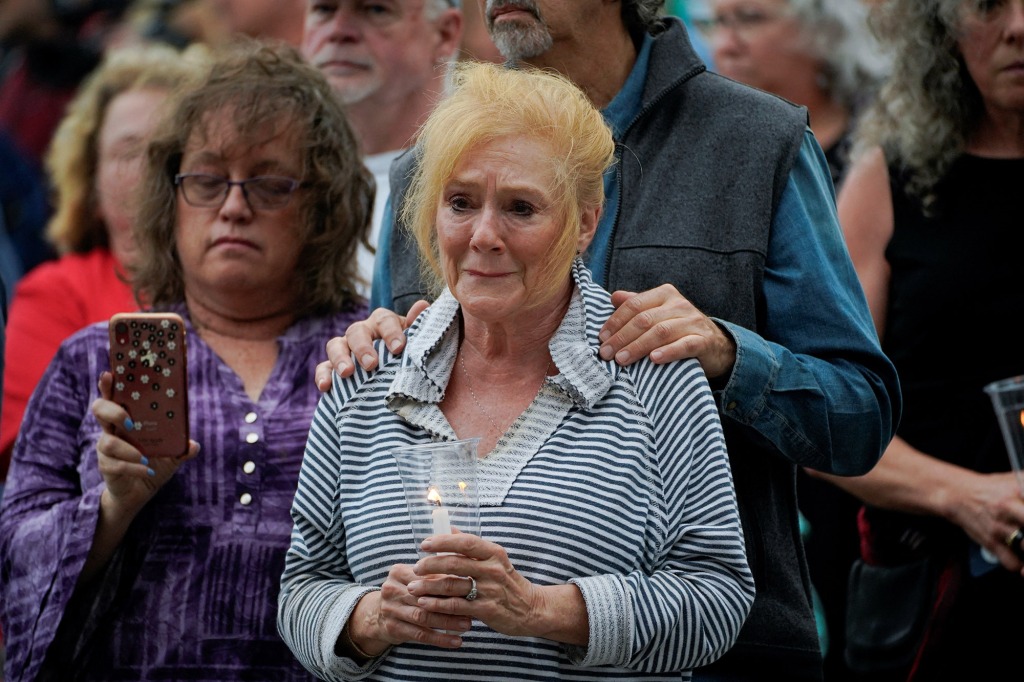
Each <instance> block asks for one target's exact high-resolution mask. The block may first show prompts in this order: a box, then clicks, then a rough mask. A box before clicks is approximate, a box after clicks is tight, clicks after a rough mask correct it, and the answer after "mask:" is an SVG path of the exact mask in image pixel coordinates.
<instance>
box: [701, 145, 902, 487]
mask: <svg viewBox="0 0 1024 682" xmlns="http://www.w3.org/2000/svg"><path fill="white" fill-rule="evenodd" d="M764 295H765V306H766V308H765V313H764V318H763V324H762V325H761V329H760V334H758V333H756V332H754V331H751V330H748V329H744V328H742V327H739V326H737V325H735V324H731V323H729V322H725V321H723V320H716V322H717V323H718V324H719V325H720V326H722V327H723V328H724V329H726V331H727V332H729V333H731V335H732V337H733V338H734V339H735V341H736V363H735V365H734V367H733V371H732V374H731V375H730V377H729V380H728V381H727V382H726V384H725V386H724V388H723V389H722V390H721V391H717V392H716V393H717V395H716V398H717V399H718V402H719V406H720V408H721V412H722V415H723V419H724V420H726V421H731V422H736V423H739V424H741V425H743V427H744V428H745V429H749V431H750V432H751V433H749V435H750V437H751V438H753V439H754V440H755V441H758V442H763V441H767V442H769V443H771V445H772V446H774V448H775V449H776V450H777V451H778V452H779V454H781V455H782V456H783V457H785V458H786V459H788V460H790V461H792V462H794V463H796V464H798V465H801V466H807V467H811V468H814V469H818V470H821V471H826V472H830V473H835V474H840V475H859V474H863V473H865V472H867V471H868V470H869V469H870V468H871V467H872V466H874V464H875V462H877V461H878V458H879V457H881V455H882V452H883V451H884V450H885V447H886V446H887V445H888V443H889V441H890V440H891V438H892V436H893V435H894V434H895V432H896V426H897V424H898V421H899V416H900V412H901V409H902V398H901V395H900V389H899V381H898V378H897V375H896V369H895V367H894V366H893V364H892V362H891V361H890V360H889V359H888V358H887V357H886V356H885V355H884V354H883V352H882V349H881V346H880V344H879V341H878V336H877V334H876V332H875V328H874V325H873V323H872V320H871V314H870V311H869V309H868V306H867V301H866V299H865V297H864V293H863V290H862V289H861V286H860V282H859V280H858V279H857V275H856V272H855V270H854V268H853V264H852V262H851V261H850V257H849V253H848V252H847V250H846V244H845V242H844V241H843V238H842V232H841V230H840V228H839V219H838V216H837V214H836V206H835V189H834V187H833V186H832V181H831V177H830V176H829V173H828V166H827V164H826V162H825V157H824V154H823V153H822V151H821V148H820V147H819V146H818V143H817V141H816V140H815V139H814V137H813V136H812V134H811V132H810V131H809V130H808V131H807V132H806V133H805V137H804V141H803V145H802V147H801V149H800V154H799V157H798V159H797V160H796V162H795V164H794V166H793V169H792V170H791V171H790V176H789V179H788V181H787V184H786V187H785V189H784V190H783V194H782V197H781V200H780V202H779V206H778V208H777V210H776V213H775V216H774V217H773V220H772V226H771V237H770V238H769V244H768V255H767V261H766V266H765V273H764Z"/></svg>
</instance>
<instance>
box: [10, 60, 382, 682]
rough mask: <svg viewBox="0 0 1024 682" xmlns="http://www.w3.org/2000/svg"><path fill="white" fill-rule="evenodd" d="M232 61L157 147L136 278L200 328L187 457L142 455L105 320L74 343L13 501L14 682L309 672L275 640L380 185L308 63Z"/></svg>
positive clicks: (356, 305)
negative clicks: (303, 493)
mask: <svg viewBox="0 0 1024 682" xmlns="http://www.w3.org/2000/svg"><path fill="white" fill-rule="evenodd" d="M225 49H226V52H224V53H218V54H217V55H216V56H215V58H214V61H213V64H212V66H211V67H210V70H209V74H208V75H204V76H203V78H202V80H201V82H199V83H198V84H195V85H192V86H191V87H189V88H183V89H182V91H181V94H180V95H176V96H174V99H173V100H170V101H169V103H168V107H167V108H168V116H167V118H165V119H164V120H163V121H162V123H161V127H160V128H159V129H158V130H157V131H155V132H154V133H153V139H152V141H151V142H150V145H149V149H148V153H147V155H146V159H145V161H146V163H145V170H144V171H143V178H144V179H143V184H142V185H141V190H140V191H141V192H142V196H143V197H144V201H143V202H142V203H141V204H140V208H139V214H138V219H137V227H136V231H135V237H136V240H135V241H136V247H137V252H136V254H135V256H134V258H133V259H132V260H133V266H132V268H131V272H130V276H131V279H132V282H133V285H134V286H135V287H136V291H137V292H138V293H137V296H138V298H139V299H140V300H146V301H148V302H150V305H151V308H152V309H153V310H155V311H172V312H176V313H178V314H179V315H181V316H182V318H183V319H184V321H185V328H186V338H187V342H186V343H187V348H186V350H187V363H186V367H187V371H188V399H189V426H190V434H191V438H192V440H191V442H190V448H189V451H188V453H187V454H185V455H183V456H182V457H180V458H175V457H153V456H150V457H147V453H146V452H145V451H144V450H139V449H137V448H135V447H134V446H132V445H131V444H130V443H129V442H128V441H127V440H125V438H124V436H125V434H126V429H129V428H132V424H131V422H130V420H127V416H128V415H127V413H126V412H125V410H124V409H123V408H122V407H121V406H120V405H118V404H117V403H115V402H113V401H112V400H110V396H111V386H112V383H113V380H112V376H111V373H110V371H109V369H110V364H109V359H108V346H109V337H108V331H107V324H106V323H99V324H95V325H91V326H89V327H87V328H86V329H83V330H81V331H80V332H78V333H76V334H75V335H73V336H72V337H70V338H69V339H68V340H66V341H65V342H64V343H63V344H61V347H60V349H59V350H58V352H57V355H56V356H55V358H54V360H53V362H51V363H50V365H49V367H48V368H47V370H46V374H45V375H44V376H43V378H42V380H41V381H40V383H39V385H38V387H37V388H36V391H35V392H34V393H33V395H32V398H31V400H30V402H29V407H28V409H27V410H26V413H25V420H24V422H23V425H22V435H21V437H19V438H18V441H17V443H16V445H15V448H14V456H13V460H12V464H11V470H10V477H9V479H8V483H7V487H6V490H5V492H4V497H3V501H2V506H0V561H2V565H0V618H2V624H3V628H4V634H5V637H6V639H7V644H8V649H7V651H8V658H7V666H6V673H7V680H8V681H9V682H20V681H25V682H28V681H29V680H37V679H45V680H51V679H53V680H71V679H74V680H96V681H100V680H102V681H104V682H107V681H110V680H191V681H193V682H199V681H202V680H208V681H210V682H230V681H232V680H239V681H240V680H260V681H261V682H262V681H263V680H267V681H269V680H274V681H278V680H281V681H284V682H297V681H302V682H308V681H310V680H311V679H312V678H311V676H310V675H308V674H307V673H305V671H304V670H303V669H302V666H301V665H300V664H299V662H298V661H297V660H295V658H294V657H293V656H292V654H291V652H290V651H289V650H288V648H287V647H286V646H285V644H284V643H283V642H282V641H281V639H280V637H278V635H277V631H276V628H275V615H276V612H277V594H278V590H279V587H280V578H281V571H282V568H283V566H284V555H285V552H286V550H287V548H288V544H289V538H290V535H291V528H292V523H291V518H290V516H289V513H288V511H289V508H290V507H291V502H292V498H293V496H294V494H295V488H296V485H297V482H298V475H299V467H300V464H301V461H302V451H303V448H304V447H305V443H306V436H307V434H308V431H309V424H310V420H311V418H312V415H313V411H314V409H315V408H316V404H317V400H318V398H319V391H318V390H317V388H316V386H315V385H314V383H313V382H312V381H311V378H312V376H313V371H314V368H315V366H316V363H317V361H318V360H319V358H320V356H321V354H322V352H323V345H324V341H325V339H327V338H330V336H332V335H334V334H338V333H341V332H342V331H343V330H344V329H345V328H346V326H347V325H348V324H350V323H351V322H352V321H353V320H355V319H359V318H360V317H362V316H364V315H365V314H366V308H365V306H364V305H362V304H361V303H360V302H359V301H358V298H357V297H356V296H355V285H354V277H355V271H356V270H355V267H356V266H355V249H356V244H357V242H358V241H359V239H360V237H361V236H363V235H364V234H365V232H366V230H367V228H368V225H369V220H370V211H371V207H372V205H373V184H372V179H371V178H370V175H369V173H368V172H367V171H366V169H365V168H364V167H363V165H362V163H361V162H360V159H359V152H358V146H357V143H356V140H355V137H354V135H353V134H352V131H351V129H350V128H349V126H348V124H347V122H346V121H345V116H344V111H343V110H342V108H341V106H340V105H339V104H338V102H337V101H336V99H335V98H334V97H333V96H332V94H331V90H330V87H329V86H328V85H327V83H326V81H325V80H324V79H323V76H322V75H321V74H320V73H319V72H318V71H316V69H313V68H311V67H310V66H309V65H308V64H306V63H305V61H304V60H303V59H302V56H301V55H300V54H299V53H298V52H297V51H296V50H295V49H294V48H291V47H289V46H287V45H284V44H275V45H267V44H261V43H259V42H257V41H252V40H246V41H244V44H243V45H240V46H237V47H234V46H232V47H231V48H225ZM126 420H127V421H126ZM200 445H201V446H202V453H201V454H200V453H199V448H200ZM149 454H151V453H149Z"/></svg>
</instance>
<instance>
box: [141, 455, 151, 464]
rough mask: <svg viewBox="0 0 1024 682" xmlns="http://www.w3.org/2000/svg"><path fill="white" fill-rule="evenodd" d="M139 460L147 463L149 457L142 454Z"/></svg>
mask: <svg viewBox="0 0 1024 682" xmlns="http://www.w3.org/2000/svg"><path fill="white" fill-rule="evenodd" d="M140 461H141V462H142V463H143V464H149V458H148V457H146V456H145V455H143V456H142V459H141V460H140Z"/></svg>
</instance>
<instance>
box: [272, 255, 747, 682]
mask: <svg viewBox="0 0 1024 682" xmlns="http://www.w3.org/2000/svg"><path fill="white" fill-rule="evenodd" d="M573 276H574V278H575V280H576V284H577V288H576V291H575V292H574V295H573V300H572V303H571V304H570V306H569V309H568V311H567V313H566V315H565V318H564V319H563V321H562V323H561V326H560V327H559V329H558V330H557V331H556V333H555V334H554V336H553V337H552V338H551V341H550V343H549V348H550V350H551V356H552V359H553V360H554V363H555V365H556V366H557V368H558V370H559V372H560V374H559V375H558V376H554V377H549V378H548V380H547V382H546V383H545V385H544V386H543V387H542V389H541V391H540V393H539V394H538V396H537V398H536V399H535V400H534V402H533V404H532V405H531V406H530V407H529V408H527V410H526V411H525V412H524V413H523V414H522V415H521V416H520V417H519V419H518V420H517V421H516V422H515V423H513V424H512V426H510V427H509V429H508V431H507V432H506V433H505V435H504V436H503V437H502V438H501V439H500V440H499V441H498V444H497V446H496V447H495V449H494V450H493V451H492V452H491V453H489V454H488V455H487V457H486V458H484V459H482V460H481V461H480V462H479V467H478V484H479V488H480V505H481V511H480V516H481V536H482V537H484V538H485V539H487V540H489V541H492V542H496V543H498V544H499V545H501V546H502V547H504V548H505V550H506V551H507V552H508V555H509V558H510V559H511V561H512V564H513V565H514V566H515V568H516V570H518V571H519V572H520V573H521V574H522V575H523V576H524V577H526V578H527V579H528V580H530V581H532V582H534V583H537V584H544V585H553V584H565V583H567V582H568V583H573V584H575V585H576V586H577V587H578V588H579V590H580V591H581V593H582V595H583V597H584V600H585V602H586V605H587V617H588V621H589V626H590V632H589V642H588V645H587V646H586V647H571V646H566V645H561V644H559V643H556V642H552V641H549V640H544V639H540V638H530V637H511V636H506V635H502V634H499V633H497V632H495V631H493V630H491V629H490V628H488V627H487V626H485V625H484V624H483V623H481V622H479V621H476V622H474V623H473V628H472V630H471V631H470V632H467V633H465V635H464V636H463V641H464V643H463V645H462V647H461V648H460V649H457V650H448V649H441V648H437V647H429V646H424V645H420V644H415V643H409V644H403V645H399V646H395V647H392V648H391V649H390V650H389V651H387V652H386V653H385V654H384V655H382V656H380V657H379V658H377V659H374V660H373V661H370V662H369V663H368V664H367V665H366V666H365V667H360V666H358V665H356V664H355V663H354V662H353V661H352V660H351V659H349V658H345V657H339V656H337V655H335V653H334V646H335V642H336V641H337V639H338V636H339V635H340V633H341V630H342V627H343V626H344V624H345V622H346V621H347V619H348V617H349V614H350V613H351V612H352V609H353V608H354V607H355V604H356V602H357V601H358V600H359V599H360V598H361V597H362V596H363V595H364V594H366V593H367V592H369V591H371V590H375V589H379V587H380V585H381V584H382V583H383V581H384V579H385V578H386V576H387V574H388V570H389V569H390V567H391V566H392V565H393V564H395V563H402V562H404V563H410V564H412V563H415V562H416V560H417V554H416V551H415V546H414V543H413V540H412V530H411V527H410V522H409V517H408V512H407V508H406V504H405V497H404V494H403V491H402V484H401V481H400V479H399V474H398V471H397V468H396V465H395V461H394V459H393V457H392V455H391V454H390V453H391V451H392V450H394V449H395V448H396V447H399V446H402V445H409V444H413V443H423V442H429V441H430V440H455V439H456V438H457V437H456V435H455V433H454V431H453V430H452V428H451V426H450V425H448V423H447V421H446V420H445V417H444V415H443V413H442V412H441V410H440V409H439V407H438V404H439V402H440V401H441V400H442V398H443V396H444V389H445V386H447V383H448V377H449V376H450V373H451V371H452V368H453V366H454V361H455V357H456V352H457V349H458V343H459V339H458V334H459V324H458V319H459V306H458V303H457V301H455V299H454V298H453V297H452V296H451V294H450V293H448V292H445V294H444V295H442V296H441V297H440V298H439V299H438V301H436V302H435V303H434V304H433V305H432V306H431V307H430V308H428V309H427V311H426V312H425V313H424V314H423V315H421V316H420V318H419V320H417V322H416V324H415V325H414V327H413V328H412V330H410V338H409V343H408V344H407V350H406V352H405V354H404V355H403V356H401V357H393V356H392V355H390V353H388V351H387V350H386V348H385V347H384V345H383V344H380V346H379V349H380V350H379V353H380V369H379V370H378V371H376V372H375V373H373V374H369V375H368V374H366V373H364V372H363V371H362V370H357V373H356V375H354V376H353V377H351V378H349V379H340V378H338V377H337V376H335V379H334V386H333V388H332V390H331V392H330V393H328V394H325V395H324V396H323V397H322V399H321V401H320V405H319V407H318V408H317V411H316V415H315V417H314V419H313V424H312V427H311V429H310V434H309V440H308V442H307V445H306V453H305V458H304V461H303V464H302V472H301V474H300V478H299V487H298V491H297V493H296V496H295V501H294V504H293V507H292V517H293V519H294V521H295V526H294V529H293V532H292V544H291V549H290V550H289V552H288V556H287V561H286V566H285V571H284V575H283V577H282V589H281V597H280V603H279V611H278V629H279V631H280V633H281V636H282V637H283V638H284V641H285V642H287V643H288V646H289V647H291V649H292V651H293V652H294V653H295V655H296V656H297V657H298V658H299V660H300V661H302V663H303V665H305V666H306V667H307V668H308V669H309V670H310V671H312V672H314V673H315V674H317V675H319V676H320V677H322V678H323V679H325V680H357V679H368V680H428V679H429V680H473V681H480V680H503V679H509V680H512V679H514V680H555V679H566V680H594V679H616V680H661V679H675V680H679V679H683V680H688V679H689V678H690V675H689V672H688V671H689V670H690V669H691V668H694V667H697V666H701V665H705V664H707V663H709V662H711V661H713V660H715V659H716V658H718V657H719V656H721V655H722V654H723V653H724V652H725V651H726V650H727V649H728V648H729V647H730V646H731V645H732V644H733V642H734V641H735V639H736V636H737V634H738V632H739V629H740V626H741V625H742V624H743V621H744V619H745V618H746V616H747V613H748V612H749V610H750V606H751V604H752V602H753V598H754V582H753V578H752V576H751V573H750V570H749V568H748V566H747V562H746V555H745V553H744V545H743V535H742V529H741V527H740V523H739V515H738V511H737V507H736V496H735V491H734V489H733V485H732V474H731V471H730V469H729V462H728V458H727V456H726V451H725V443H724V440H723V437H722V430H721V424H720V421H719V417H718V412H717V410H716V407H715V403H714V401H713V399H712V396H711V391H710V389H709V387H708V385H707V381H706V379H705V377H704V373H703V372H702V370H701V368H700V365H699V364H698V363H697V362H696V361H695V360H687V361H682V362H676V363H671V364H668V365H660V366H659V365H654V364H652V363H650V362H649V361H647V360H642V361H640V362H638V363H636V364H634V365H631V366H630V367H619V366H617V365H616V364H615V363H609V362H604V361H602V360H600V358H599V357H598V355H597V348H598V346H599V343H598V339H597V334H598V331H599V330H600V327H601V325H602V324H603V323H604V321H605V320H607V318H608V316H609V315H610V314H611V313H612V311H613V308H612V306H611V303H610V300H609V296H608V294H607V292H605V291H604V290H603V289H601V288H600V287H598V286H596V285H595V284H593V282H592V281H591V278H590V274H589V272H588V271H587V270H586V268H585V267H584V266H583V264H582V262H580V261H579V260H577V262H576V263H575V264H574V267H573ZM680 671H682V673H681V672H680Z"/></svg>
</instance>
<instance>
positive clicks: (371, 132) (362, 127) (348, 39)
mask: <svg viewBox="0 0 1024 682" xmlns="http://www.w3.org/2000/svg"><path fill="white" fill-rule="evenodd" d="M469 1H470V2H476V0H469ZM459 5H460V2H459V0H389V1H388V2H385V3H381V4H368V3H366V2H364V0H309V8H308V11H307V13H306V27H305V33H304V36H303V41H302V51H303V54H304V55H305V56H306V59H307V60H308V61H309V62H310V63H311V64H313V66H315V67H317V68H318V69H320V71H321V72H322V73H323V74H324V76H326V77H327V80H328V82H330V84H331V87H332V88H333V89H334V92H335V94H336V95H337V97H338V99H339V100H340V101H341V102H342V104H344V105H345V113H346V114H347V115H348V120H349V123H350V124H351V125H352V128H353V130H355V133H356V137H357V138H358V139H359V145H360V149H361V150H362V153H363V162H364V163H365V164H366V166H367V168H369V169H370V172H371V173H373V177H374V181H375V182H376V184H377V193H376V200H375V206H374V217H373V226H372V228H371V231H370V235H369V238H368V240H367V243H366V244H363V245H361V246H360V249H359V256H358V258H359V273H360V277H361V278H362V280H363V283H362V284H361V288H360V293H361V294H362V295H363V296H364V298H367V299H369V297H370V283H371V282H372V279H373V266H374V258H375V250H376V247H377V239H378V235H379V234H380V223H381V219H382V217H383V215H384V209H385V206H386V204H387V199H388V195H389V186H390V183H389V181H388V171H389V169H390V168H391V162H392V161H393V160H394V159H395V158H396V157H397V156H398V155H399V154H401V153H402V151H403V150H404V149H406V148H407V147H408V146H409V145H410V144H411V143H412V141H413V139H414V138H415V137H416V132H417V130H418V129H419V126H420V125H422V124H423V122H424V121H425V120H426V118H427V116H428V115H429V114H430V112H431V111H432V110H433V108H434V105H435V104H436V103H437V101H438V99H440V97H441V95H442V94H443V92H444V83H445V76H446V74H447V72H448V67H449V65H450V64H451V63H452V62H453V61H454V60H455V59H456V57H457V56H458V50H459V46H460V44H461V43H462V35H463V34H462V11H461V10H460V9H459Z"/></svg>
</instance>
